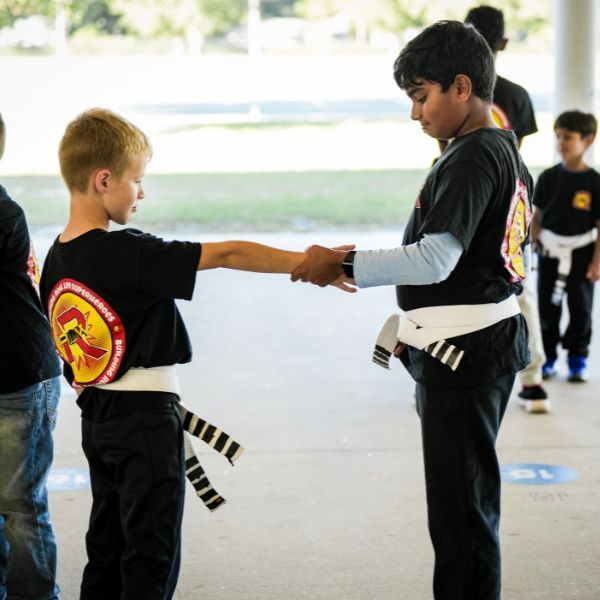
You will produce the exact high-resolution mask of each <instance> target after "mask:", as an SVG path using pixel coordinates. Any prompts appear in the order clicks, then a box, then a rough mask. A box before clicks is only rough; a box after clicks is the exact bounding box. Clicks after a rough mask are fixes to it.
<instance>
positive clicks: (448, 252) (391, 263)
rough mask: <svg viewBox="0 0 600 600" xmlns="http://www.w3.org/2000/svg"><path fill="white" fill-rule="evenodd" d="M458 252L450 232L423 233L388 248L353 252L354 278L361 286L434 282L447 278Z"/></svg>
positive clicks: (457, 258) (459, 252) (455, 241)
mask: <svg viewBox="0 0 600 600" xmlns="http://www.w3.org/2000/svg"><path fill="white" fill-rule="evenodd" d="M462 253H463V247H462V245H461V243H460V242H459V241H458V240H457V239H456V238H455V237H454V236H453V235H452V234H451V233H439V234H431V235H426V236H424V238H423V240H421V241H419V242H416V243H414V244H409V245H407V246H400V247H398V248H394V249H392V250H371V251H359V252H357V253H356V256H355V258H354V278H355V281H356V284H357V285H358V287H361V288H363V287H373V286H378V285H428V284H431V283H438V282H440V281H444V280H445V279H447V278H448V276H449V275H450V273H451V272H452V271H453V269H454V267H455V266H456V264H457V263H458V260H459V259H460V257H461V255H462Z"/></svg>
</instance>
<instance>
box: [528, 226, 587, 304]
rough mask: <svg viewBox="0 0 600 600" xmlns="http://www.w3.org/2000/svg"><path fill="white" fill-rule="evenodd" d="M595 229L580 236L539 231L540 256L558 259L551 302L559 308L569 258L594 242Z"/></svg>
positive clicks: (546, 230)
mask: <svg viewBox="0 0 600 600" xmlns="http://www.w3.org/2000/svg"><path fill="white" fill-rule="evenodd" d="M596 237H597V231H596V229H590V230H589V231H586V232H585V233H582V234H580V235H558V234H557V233H554V232H553V231H550V230H549V229H542V230H541V231H540V235H539V240H540V243H541V245H542V254H543V255H544V256H548V257H550V258H556V259H558V269H557V276H556V281H555V282H554V290H553V291H552V298H551V300H550V301H551V302H552V304H554V305H555V306H559V305H560V303H561V302H562V297H563V295H564V293H565V289H566V287H567V279H568V277H569V273H570V272H571V258H572V255H573V250H577V248H583V247H584V246H587V245H589V244H593V243H594V242H595V241H596Z"/></svg>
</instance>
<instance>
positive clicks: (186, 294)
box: [137, 234, 201, 300]
mask: <svg viewBox="0 0 600 600" xmlns="http://www.w3.org/2000/svg"><path fill="white" fill-rule="evenodd" d="M138 250H139V254H138V269H137V272H138V274H139V282H138V285H139V289H140V290H141V291H142V293H144V294H147V295H149V296H155V297H157V298H180V299H183V300H191V299H192V296H193V294H194V285H195V283H196V271H197V269H198V262H199V260H200V251H201V245H200V244H198V243H195V242H180V241H170V242H166V241H164V240H162V239H160V238H157V237H155V236H153V235H149V234H143V235H141V236H139V248H138Z"/></svg>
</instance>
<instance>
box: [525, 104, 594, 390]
mask: <svg viewBox="0 0 600 600" xmlns="http://www.w3.org/2000/svg"><path fill="white" fill-rule="evenodd" d="M596 130H597V122H596V119H595V117H594V115H591V114H587V113H583V112H580V111H577V110H574V111H568V112H564V113H562V114H561V115H559V117H558V118H557V119H556V121H555V123H554V131H555V133H556V139H557V141H558V151H559V153H560V156H561V158H562V162H561V163H559V164H557V165H555V166H554V167H552V168H550V169H547V170H546V171H544V172H543V173H542V174H541V175H540V177H539V179H538V181H537V183H536V186H535V194H534V197H533V203H534V205H535V206H536V208H535V212H534V216H533V239H534V241H539V249H540V253H539V254H540V263H539V264H540V270H539V274H538V294H539V306H540V318H541V325H542V337H543V340H544V351H545V352H546V363H545V364H544V366H543V369H542V371H543V376H544V378H545V379H548V378H550V377H552V376H554V375H555V374H556V369H555V366H554V363H555V361H556V358H557V348H558V344H559V343H560V344H561V345H562V347H563V348H564V349H565V350H566V351H567V352H568V369H569V370H568V376H567V379H568V380H569V381H573V382H583V381H586V379H587V372H586V367H587V356H588V349H589V344H590V341H591V337H592V304H593V300H594V282H596V281H598V279H600V239H598V236H597V230H598V227H599V226H600V174H599V173H598V172H597V171H595V170H594V169H592V168H591V167H589V166H588V165H587V164H586V162H585V160H584V154H585V152H586V150H587V149H588V148H589V147H590V146H591V145H592V143H593V141H594V138H595V137H596ZM563 293H566V296H567V306H568V308H569V324H568V326H567V329H566V330H565V333H564V334H563V335H562V336H561V335H560V317H561V313H562V299H563Z"/></svg>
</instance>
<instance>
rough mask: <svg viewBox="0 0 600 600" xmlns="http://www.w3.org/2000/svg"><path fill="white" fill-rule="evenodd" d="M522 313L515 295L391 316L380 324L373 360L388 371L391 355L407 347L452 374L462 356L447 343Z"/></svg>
mask: <svg viewBox="0 0 600 600" xmlns="http://www.w3.org/2000/svg"><path fill="white" fill-rule="evenodd" d="M520 312H521V310H520V308H519V303H518V302H517V298H516V296H509V297H508V298H507V299H506V300H504V301H502V302H498V303H497V304H496V303H490V304H455V305H450V306H427V307H424V308H417V309H415V310H409V311H406V312H402V313H400V314H394V315H392V316H391V317H389V318H388V320H387V321H386V322H385V324H384V325H383V327H382V329H381V331H380V332H379V336H378V337H377V341H376V343H375V350H374V352H373V361H374V362H375V363H377V364H378V365H380V366H382V367H384V368H386V369H389V359H390V356H391V354H392V353H393V352H395V353H396V355H398V354H399V353H400V352H401V351H402V350H403V349H404V347H406V346H412V347H413V348H418V349H419V350H424V351H425V352H427V353H428V354H430V355H431V356H433V357H434V358H437V359H438V360H439V361H441V362H442V363H443V364H445V365H447V366H448V367H450V368H451V369H452V370H453V371H455V370H456V369H457V368H458V365H459V364H460V361H461V359H462V357H463V355H464V351H463V350H460V349H459V348H457V347H456V346H454V345H453V344H450V343H449V342H447V341H446V340H447V339H449V338H454V337H457V336H460V335H466V334H468V333H473V332H474V331H479V330H481V329H485V328H486V327H490V326H491V325H494V324H495V323H498V322H500V321H503V320H504V319H508V318H509V317H514V316H515V315H518V314H519V313H520Z"/></svg>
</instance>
